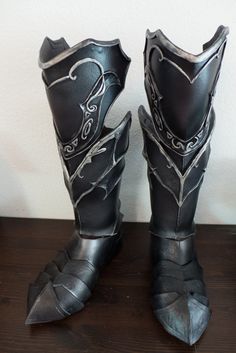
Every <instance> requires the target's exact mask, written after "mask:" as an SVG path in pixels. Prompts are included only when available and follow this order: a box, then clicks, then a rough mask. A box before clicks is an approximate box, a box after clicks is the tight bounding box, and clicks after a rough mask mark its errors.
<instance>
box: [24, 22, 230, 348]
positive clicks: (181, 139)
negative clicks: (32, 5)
mask: <svg viewBox="0 0 236 353" xmlns="http://www.w3.org/2000/svg"><path fill="white" fill-rule="evenodd" d="M227 34H228V28H226V27H223V26H220V27H219V28H218V29H217V31H216V33H215V35H214V36H213V38H212V39H211V40H210V41H209V42H207V43H206V44H204V46H203V52H202V53H201V54H199V55H192V54H189V53H187V52H185V51H183V50H182V49H180V48H178V47H177V46H176V45H174V44H173V43H172V42H171V41H170V40H169V39H168V38H167V37H166V36H165V35H164V34H163V33H162V32H161V31H160V30H158V31H156V32H154V33H151V32H149V31H147V35H146V44H145V49H144V69H145V89H146V92H147V97H148V101H149V105H150V110H151V116H150V115H149V114H148V113H147V112H146V111H145V109H144V107H143V106H141V107H140V108H139V119H140V124H141V128H142V132H143V138H144V152H143V153H144V157H145V158H146V160H147V165H148V178H149V184H150V195H151V206H152V217H151V222H150V233H151V258H152V272H153V277H152V306H153V311H154V314H155V316H156V317H157V319H158V320H159V321H160V323H161V324H162V325H163V326H164V328H165V329H166V330H167V331H168V332H169V333H170V334H172V335H174V336H176V337H177V338H179V339H180V340H183V341H184V342H186V343H188V344H190V345H192V344H193V343H195V342H196V341H197V340H198V339H199V338H200V336H201V335H202V333H203V332H204V330H205V329H206V326H207V323H208V320H209V318H210V309H209V302H208V298H207V296H206V291H205V285H204V282H203V275H202V268H201V267H200V265H199V263H198V260H197V256H196V251H195V248H194V234H195V228H194V221H193V219H194V214H195V209H196V205H197V199H198V193H199V189H200V185H201V183H202V180H203V175H204V172H205V169H206V166H207V162H208V158H209V153H210V140H211V136H212V131H213V127H214V121H215V114H214V110H213V108H212V103H213V97H214V94H215V88H216V84H217V80H218V77H219V72H220V67H221V62H222V58H223V54H224V49H225V45H226V36H227ZM129 64H130V59H129V58H128V57H127V55H126V54H125V53H124V52H123V50H122V48H121V45H120V42H119V40H113V41H107V42H106V41H97V40H93V39H88V40H85V41H83V42H81V43H79V44H77V45H75V46H74V47H69V46H68V44H67V43H66V41H65V40H64V39H63V38H61V39H59V40H56V41H52V40H51V39H49V38H46V39H45V40H44V42H43V45H42V47H41V50H40V59H39V65H40V67H41V69H42V70H43V72H42V77H43V81H44V83H45V87H46V92H47V97H48V100H49V104H50V107H51V110H52V114H53V123H54V127H55V131H56V138H57V144H58V150H59V155H60V158H61V163H62V167H63V173H64V180H65V184H66V187H67V189H68V191H69V195H70V198H71V201H72V204H73V208H74V214H75V230H74V234H73V235H72V239H71V240H70V242H69V243H68V245H67V246H66V247H65V249H64V250H63V251H60V252H59V253H58V254H57V256H56V258H55V259H54V260H53V261H52V262H50V263H49V264H47V265H46V267H45V268H44V270H43V272H41V273H40V274H39V276H38V278H37V279H36V281H35V282H34V283H33V284H31V285H30V289H29V296H28V317H27V320H26V324H35V323H44V322H50V321H55V320H61V319H63V318H65V317H67V316H69V315H71V314H73V313H75V312H77V311H80V310H81V309H83V307H84V305H85V302H86V301H87V300H88V298H89V297H90V295H91V292H92V290H93V288H94V286H95V284H96V282H97V279H98V276H99V273H100V270H101V269H102V267H103V266H105V265H106V264H107V263H108V262H109V261H110V260H111V259H112V257H113V256H114V255H115V254H116V252H117V250H118V249H119V247H120V244H121V234H120V226H121V221H122V214H121V213H120V200H119V190H120V182H121V176H122V172H123V169H124V166H125V160H124V156H125V153H126V151H127V148H128V140H129V128H130V124H131V113H130V112H129V113H127V115H126V116H125V118H124V119H123V120H122V122H121V123H120V124H119V125H118V126H117V127H116V128H115V129H110V128H107V127H106V126H104V119H105V117H106V114H107V112H108V110H109V109H110V107H111V105H112V103H113V102H114V100H115V99H116V98H117V96H118V95H119V94H120V92H121V91H122V90H123V88H124V84H125V78H126V73H127V70H128V67H129Z"/></svg>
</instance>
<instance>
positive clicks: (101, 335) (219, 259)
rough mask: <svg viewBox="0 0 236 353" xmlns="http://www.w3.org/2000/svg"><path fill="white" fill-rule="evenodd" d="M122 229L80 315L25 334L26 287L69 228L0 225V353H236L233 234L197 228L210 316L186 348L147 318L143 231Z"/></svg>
mask: <svg viewBox="0 0 236 353" xmlns="http://www.w3.org/2000/svg"><path fill="white" fill-rule="evenodd" d="M123 228H124V244H123V248H122V250H121V251H120V253H119V254H118V255H117V256H116V257H115V259H114V260H113V261H112V263H111V264H110V265H109V266H108V267H107V268H106V269H104V271H103V273H102V275H101V278H100V281H99V284H98V286H97V287H96V289H95V290H94V293H93V296H92V298H91V299H90V300H89V302H88V303H87V305H86V307H85V309H84V310H83V311H82V312H80V313H78V314H75V315H73V316H72V317H70V318H68V319H66V320H64V321H60V322H57V323H52V324H47V325H39V326H36V327H27V326H25V325H24V320H25V315H26V296H27V289H28V284H29V283H30V281H32V280H34V278H35V277H36V275H37V273H38V272H39V271H40V269H41V268H42V267H43V266H44V265H45V264H46V263H47V262H48V261H49V260H50V259H52V257H53V256H54V255H55V253H56V251H57V250H59V249H61V248H63V246H64V244H65V243H66V242H67V240H68V239H69V238H70V234H71V232H72V229H73V222H71V221H64V220H35V219H14V218H1V219H0V318H1V323H0V353H16V352H24V353H25V352H30V353H42V352H43V353H71V352H73V353H74V352H80V353H85V352H86V353H90V352H91V353H92V352H93V353H111V352H114V353H118V352H119V353H130V352H132V353H144V352H145V353H146V352H147V353H154V352H155V353H157V352H158V353H168V352H175V353H185V352H199V353H229V352H230V353H233V352H236V338H235V331H236V280H235V273H236V251H235V250H236V226H220V225H217V226H214V225H199V226H198V227H197V229H198V236H197V241H196V242H197V248H198V253H199V260H200V262H201V264H202V266H203V267H204V270H205V280H206V282H207V286H208V294H209V297H210V301H211V307H212V310H213V315H212V319H211V321H210V324H209V328H208V329H207V331H206V333H205V334H204V336H203V337H202V339H201V340H200V341H199V342H198V343H197V344H196V345H195V346H194V347H188V346H186V345H185V344H184V343H181V342H180V341H178V340H177V339H175V338H174V337H171V336H170V335H168V334H167V333H166V332H165V331H164V330H163V329H162V327H161V325H160V324H159V323H158V322H157V321H156V320H155V318H154V316H153V314H152V311H151V306H150V264H149V236H148V225H147V224H144V223H141V224H140V223H125V224H124V226H123Z"/></svg>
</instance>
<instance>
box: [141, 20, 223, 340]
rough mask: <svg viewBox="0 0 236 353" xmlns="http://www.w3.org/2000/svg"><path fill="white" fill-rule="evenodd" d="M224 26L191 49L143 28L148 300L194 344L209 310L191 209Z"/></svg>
mask: <svg viewBox="0 0 236 353" xmlns="http://www.w3.org/2000/svg"><path fill="white" fill-rule="evenodd" d="M227 34H228V29H227V28H226V27H223V26H220V27H219V28H218V30H217V31H216V33H215V35H214V36H213V38H212V39H211V40H210V41H209V42H208V43H206V44H205V45H204V46H203V52H202V53H201V54H199V55H193V54H190V53H187V52H185V51H184V50H182V49H180V48H178V47H177V46H176V45H175V44H173V43H172V42H171V41H170V40H169V39H168V38H167V37H166V36H165V35H164V34H163V33H162V32H161V31H160V30H158V31H156V32H154V33H150V32H149V31H147V37H146V44H145V49H144V72H145V81H144V82H145V89H146V93H147V97H148V102H149V106H150V111H151V115H149V114H148V113H147V112H146V110H145V109H144V107H143V106H141V107H140V108H139V119H140V124H141V127H142V131H143V139H144V149H143V154H144V157H145V159H146V160H147V165H148V178H149V184H150V198H151V208H152V217H151V222H150V232H151V258H152V306H153V311H154V314H155V316H156V318H157V319H158V320H159V321H160V323H161V324H162V325H163V327H164V328H165V329H166V330H167V331H168V332H169V333H170V334H172V335H174V336H175V337H177V338H179V339H180V340H182V341H184V342H186V343H188V344H190V345H192V344H194V343H195V342H196V341H197V340H198V339H199V338H200V337H201V335H202V333H203V332H204V330H205V329H206V327H207V324H208V321H209V318H210V309H209V301H208V298H207V294H206V289H205V284H204V281H203V271H202V268H201V266H200V265H199V263H198V260H197V254H196V250H195V247H194V234H195V225H194V215H195V210H196V206H197V201H198V194H199V190H200V186H201V184H202V181H203V177H204V173H205V170H206V168H207V163H208V159H209V155H210V140H211V136H212V131H213V128H214V121H215V113H214V110H213V97H214V95H215V89H216V84H217V81H218V78H219V73H220V68H221V63H222V58H223V54H224V49H225V45H226V35H227Z"/></svg>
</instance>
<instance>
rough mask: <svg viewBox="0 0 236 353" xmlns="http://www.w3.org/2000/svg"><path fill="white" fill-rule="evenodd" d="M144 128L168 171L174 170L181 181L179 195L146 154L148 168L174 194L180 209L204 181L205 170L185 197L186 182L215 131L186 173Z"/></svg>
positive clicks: (145, 153) (144, 127) (196, 166)
mask: <svg viewBox="0 0 236 353" xmlns="http://www.w3.org/2000/svg"><path fill="white" fill-rule="evenodd" d="M142 127H143V129H144V130H145V131H146V133H147V135H148V137H149V138H150V139H151V140H152V141H153V142H154V143H155V144H156V145H157V147H158V149H159V151H160V153H161V154H162V155H163V156H164V157H165V159H166V161H167V165H166V167H167V168H168V169H171V168H173V170H174V171H175V174H176V175H177V177H178V179H179V182H180V189H179V194H178V195H176V194H175V192H174V191H173V190H172V189H171V188H170V187H169V186H168V185H166V183H165V180H162V178H161V176H160V174H159V173H158V169H157V168H156V167H155V166H153V165H152V163H151V161H150V160H149V157H148V154H147V152H144V153H143V155H144V157H145V159H146V160H147V163H148V166H149V168H150V171H151V172H152V173H153V175H155V177H156V178H157V180H158V181H159V182H160V184H161V185H162V186H163V187H164V188H165V189H167V190H168V191H169V192H170V193H171V194H172V196H173V197H174V199H175V201H176V203H177V205H178V206H179V207H181V206H182V205H183V203H184V201H185V200H186V199H187V197H188V196H189V195H190V194H191V193H192V192H193V191H194V190H195V189H196V188H197V187H198V186H199V185H200V183H201V181H202V178H203V176H204V171H205V170H203V171H202V174H201V176H200V178H199V179H198V181H197V183H196V184H195V185H194V186H193V187H192V188H191V189H190V190H189V192H188V193H187V194H186V195H185V196H184V186H185V182H186V180H187V178H188V176H189V175H190V173H191V171H192V169H193V168H198V166H199V160H200V158H201V157H202V155H203V153H204V152H205V151H206V149H207V147H208V145H209V143H210V141H211V137H212V133H213V129H212V130H211V132H210V134H209V135H208V137H207V139H206V141H205V143H204V145H203V146H202V147H201V149H200V150H199V152H198V153H197V155H196V156H195V157H194V158H193V160H192V161H191V164H190V165H189V167H188V168H187V169H186V171H185V172H181V171H180V170H179V168H178V167H177V165H176V164H175V162H174V161H173V160H172V158H171V157H170V156H169V155H168V153H167V152H166V151H165V150H164V148H163V147H162V145H161V143H160V142H159V141H158V138H156V137H155V136H154V134H153V133H152V132H151V131H150V130H149V129H148V128H147V127H146V126H145V125H142Z"/></svg>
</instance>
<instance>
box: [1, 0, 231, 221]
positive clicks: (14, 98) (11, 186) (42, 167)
mask: <svg viewBox="0 0 236 353" xmlns="http://www.w3.org/2000/svg"><path fill="white" fill-rule="evenodd" d="M220 24H224V25H228V26H229V27H230V35H229V40H228V45H227V49H226V53H225V58H224V63H223V67H222V72H221V77H220V81H219V85H218V89H217V95H216V99H215V110H216V114H217V125H216V129H215V133H214V137H213V141H212V154H211V159H210V163H209V167H208V170H207V174H206V177H205V182H204V185H203V187H202V190H201V195H200V200H199V204H198V211H197V215H196V220H197V221H198V222H202V223H236V186H235V184H236V120H235V119H236V115H235V113H236V89H235V88H236V1H235V0H224V1H215V0H198V1H190V0H182V1H177V0H162V1H158V0H154V1H153V0H149V1H148V0H147V1H139V0H115V1H114V0H99V1H91V0H82V1H81V0H77V1H76V0H67V1H62V0H47V1H45V0H44V1H43V0H41V1H30V0H29V1H26V0H21V1H19V0H18V1H17V0H15V1H12V0H7V1H5V0H0V46H1V52H0V144H1V145H0V173H1V174H0V175H1V183H0V215H1V216H19V217H45V218H72V216H73V215H72V208H71V204H70V201H69V197H68V195H67V192H66V190H65V187H64V185H63V178H62V172H61V166H60V161H59V158H58V155H57V149H56V143H55V137H54V131H53V127H52V119H51V114H50V111H49V107H48V103H47V100H46V96H45V92H44V87H43V83H42V81H41V77H40V70H39V68H38V66H37V59H38V50H39V48H40V46H41V43H42V41H43V38H44V37H45V36H46V35H48V36H49V37H51V38H52V39H57V38H59V37H61V36H64V37H65V38H66V40H67V41H68V43H69V44H70V45H74V44H76V43H77V42H79V41H81V40H83V39H86V38H88V37H94V38H96V39H102V40H110V39H114V38H116V37H119V38H120V39H121V43H122V46H123V49H124V50H125V51H126V53H127V54H128V55H129V56H130V57H131V58H132V64H131V66H130V70H129V72H128V77H127V84H126V89H125V91H124V92H123V93H122V94H121V96H120V97H119V99H118V100H117V101H116V103H115V105H114V106H113V108H112V110H111V111H110V115H109V117H107V124H109V125H110V126H114V125H115V123H117V122H118V121H120V120H121V118H122V117H123V116H124V114H125V113H126V112H127V111H128V110H131V111H132V113H133V125H132V130H131V142H130V149H129V152H128V155H127V164H126V170H125V173H124V177H123V185H122V193H121V200H122V210H123V212H124V214H125V220H127V221H148V219H149V216H150V207H149V191H148V184H147V178H146V164H145V161H144V159H143V157H142V155H141V150H142V137H141V131H140V127H139V123H138V118H137V109H138V106H139V104H144V105H145V106H146V107H147V100H146V96H145V92H144V87H143V57H142V51H143V46H144V36H145V31H146V28H150V30H155V29H157V28H161V29H162V30H163V31H164V32H165V34H166V35H167V36H168V37H169V38H170V39H171V40H172V41H174V42H175V43H176V44H177V45H178V46H180V47H182V48H183V49H185V50H187V51H191V52H193V53H198V52H200V51H201V45H202V44H203V43H204V42H206V41H207V40H208V39H210V38H211V36H212V35H213V33H214V32H215V30H216V28H217V26H218V25H220Z"/></svg>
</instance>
